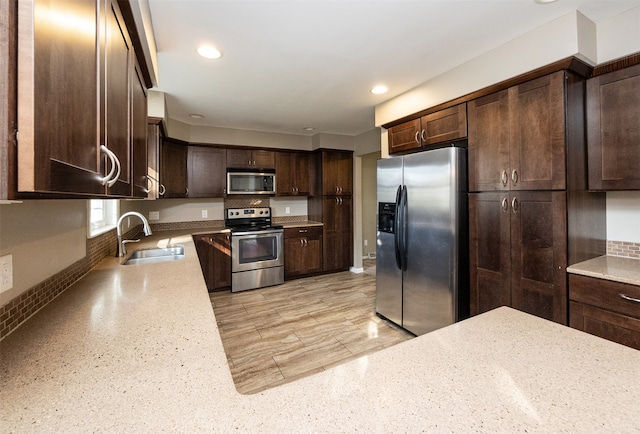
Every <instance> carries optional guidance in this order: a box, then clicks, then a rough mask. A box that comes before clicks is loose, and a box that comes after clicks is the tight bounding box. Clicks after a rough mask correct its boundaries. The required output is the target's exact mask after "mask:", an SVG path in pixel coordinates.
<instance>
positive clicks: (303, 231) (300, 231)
mask: <svg viewBox="0 0 640 434" xmlns="http://www.w3.org/2000/svg"><path fill="white" fill-rule="evenodd" d="M298 232H299V233H301V234H306V233H307V232H309V231H308V230H306V229H300V230H298Z"/></svg>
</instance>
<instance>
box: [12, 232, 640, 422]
mask: <svg viewBox="0 0 640 434" xmlns="http://www.w3.org/2000/svg"><path fill="white" fill-rule="evenodd" d="M170 243H172V244H178V243H179V244H183V245H184V246H185V248H186V258H185V259H183V260H178V261H172V262H164V263H157V264H146V265H132V266H123V265H120V262H121V261H120V260H119V259H117V258H107V259H105V260H104V261H102V262H101V263H100V264H99V266H98V267H97V268H95V269H94V270H92V271H91V272H90V273H89V274H88V275H86V276H85V277H83V278H82V279H81V280H80V281H79V282H77V283H76V284H75V285H73V286H72V287H70V288H69V289H67V290H66V291H65V292H63V293H62V294H61V295H60V296H59V297H58V298H56V299H55V300H54V301H53V302H51V303H50V304H49V305H47V306H46V307H45V308H44V309H43V310H41V311H40V312H38V313H37V314H36V315H34V316H33V317H32V318H31V319H30V320H28V321H27V322H26V323H25V324H24V325H22V326H21V327H19V328H18V329H17V330H15V331H14V332H13V333H11V334H10V335H8V336H7V337H6V338H5V339H4V340H3V341H2V342H0V350H1V351H0V353H1V355H0V398H1V401H2V406H1V407H0V421H1V423H0V431H1V432H20V433H24V432H65V433H69V432H176V431H177V432H190V433H193V432H231V431H234V432H252V433H258V432H260V433H262V432H278V433H283V432H355V431H358V432H419V431H426V432H525V431H526V432H572V433H575V432H597V431H604V432H638V431H640V411H638V403H639V402H640V375H639V374H640V351H636V350H633V349H631V348H628V347H624V346H622V345H618V344H616V343H613V342H609V341H606V340H603V339H600V338H597V337H594V336H591V335H588V334H585V333H582V332H580V331H577V330H573V329H570V328H568V327H564V326H561V325H558V324H555V323H552V322H549V321H546V320H543V319H539V318H537V317H533V316H531V315H528V314H525V313H522V312H518V311H515V310H513V309H510V308H506V307H503V308H499V309H496V310H493V311H490V312H487V313H485V314H482V315H479V316H476V317H473V318H471V319H468V320H466V321H462V322H460V323H457V324H454V325H452V326H449V327H446V328H444V329H441V330H438V331H436V332H433V333H429V334H427V335H423V336H420V337H418V338H415V339H412V340H410V341H406V342H404V343H401V344H399V345H396V346H393V347H390V348H387V349H385V350H383V351H380V352H378V353H375V354H371V355H368V356H364V357H361V358H359V359H356V360H354V361H351V362H348V363H345V364H343V365H339V366H336V367H334V368H332V369H329V370H327V371H324V372H321V373H319V374H316V375H313V376H310V377H306V378H303V379H300V380H297V381H294V382H292V383H288V384H284V385H282V386H279V387H277V388H274V389H269V390H266V391H264V392H260V393H258V394H255V395H241V394H239V393H237V392H236V390H235V388H234V385H233V381H232V378H231V374H230V372H229V368H228V366H227V360H226V357H225V354H224V349H223V346H222V342H221V340H220V336H219V334H218V330H217V326H216V320H215V317H214V313H213V309H212V308H211V304H210V301H209V296H208V293H207V290H206V287H205V283H204V280H203V278H202V274H201V272H200V268H199V262H198V258H197V256H196V252H195V248H194V245H193V243H192V240H191V236H190V235H189V234H187V233H186V231H182V232H181V231H171V232H157V233H154V235H152V236H151V237H148V238H146V239H144V240H143V242H142V243H140V244H141V245H140V246H136V248H141V247H145V246H149V245H160V246H164V245H167V244H170ZM129 246H131V245H129ZM372 333H375V330H372Z"/></svg>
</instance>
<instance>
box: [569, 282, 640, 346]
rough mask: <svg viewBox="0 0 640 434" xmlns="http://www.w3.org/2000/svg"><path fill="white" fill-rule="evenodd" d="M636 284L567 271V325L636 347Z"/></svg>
mask: <svg viewBox="0 0 640 434" xmlns="http://www.w3.org/2000/svg"><path fill="white" fill-rule="evenodd" d="M638 300H640V286H637V285H630V284H626V283H621V282H614V281H610V280H604V279H597V278H595V277H587V276H580V275H574V274H571V275H569V303H570V305H569V314H570V315H569V318H570V321H569V325H570V326H571V327H573V328H575V329H578V330H582V331H583V332H587V333H590V334H592V335H596V336H599V337H601V338H604V339H608V340H610V341H614V342H617V343H619V344H622V345H627V346H629V347H631V348H635V349H637V350H640V301H638Z"/></svg>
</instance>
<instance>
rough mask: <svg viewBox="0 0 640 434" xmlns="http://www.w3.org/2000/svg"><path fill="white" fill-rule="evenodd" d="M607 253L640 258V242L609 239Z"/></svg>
mask: <svg viewBox="0 0 640 434" xmlns="http://www.w3.org/2000/svg"><path fill="white" fill-rule="evenodd" d="M607 255H611V256H623V257H625V258H635V259H640V243H632V242H628V241H610V240H607Z"/></svg>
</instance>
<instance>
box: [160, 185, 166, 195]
mask: <svg viewBox="0 0 640 434" xmlns="http://www.w3.org/2000/svg"><path fill="white" fill-rule="evenodd" d="M166 192H167V187H165V186H164V184H160V191H158V194H159V195H160V196H164V194H165V193H166Z"/></svg>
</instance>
